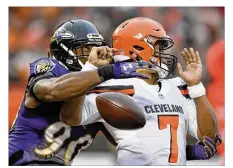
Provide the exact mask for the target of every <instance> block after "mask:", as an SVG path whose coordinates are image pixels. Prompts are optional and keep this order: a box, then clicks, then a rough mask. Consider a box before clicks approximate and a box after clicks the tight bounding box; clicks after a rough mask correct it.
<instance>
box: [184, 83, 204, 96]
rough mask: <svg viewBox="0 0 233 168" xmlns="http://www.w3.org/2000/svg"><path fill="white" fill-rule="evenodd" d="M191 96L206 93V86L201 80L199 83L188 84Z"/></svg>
mask: <svg viewBox="0 0 233 168" xmlns="http://www.w3.org/2000/svg"><path fill="white" fill-rule="evenodd" d="M187 88H188V91H189V96H190V97H191V98H192V99H194V98H197V97H201V96H203V95H205V94H206V91H205V87H204V86H203V84H202V83H201V82H200V83H199V84H198V85H194V86H188V87H187Z"/></svg>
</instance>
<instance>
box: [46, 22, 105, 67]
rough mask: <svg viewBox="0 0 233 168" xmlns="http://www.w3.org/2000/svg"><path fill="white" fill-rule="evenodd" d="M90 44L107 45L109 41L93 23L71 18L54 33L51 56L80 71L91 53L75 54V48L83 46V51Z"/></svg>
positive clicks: (51, 41) (51, 42)
mask: <svg viewBox="0 0 233 168" xmlns="http://www.w3.org/2000/svg"><path fill="white" fill-rule="evenodd" d="M88 45H92V46H93V45H94V46H106V45H107V43H106V42H105V40H104V38H103V37H102V35H100V33H99V31H98V30H97V28H96V27H95V26H94V25H93V24H92V23H90V22H88V21H86V20H82V19H77V20H69V21H66V22H64V23H62V24H61V25H60V26H59V27H58V28H57V29H56V30H55V32H54V33H53V36H52V38H51V40H50V53H49V56H52V57H54V58H55V59H57V60H58V61H60V62H62V63H63V64H65V65H66V66H67V68H68V69H69V70H71V71H80V70H81V69H82V65H83V64H84V63H85V62H86V60H87V58H88V56H89V55H75V54H74V52H73V50H74V49H78V48H81V49H82V51H83V48H84V47H87V46H88ZM82 53H84V52H82ZM80 59H81V60H84V61H82V62H81V61H80Z"/></svg>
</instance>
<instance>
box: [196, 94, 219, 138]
mask: <svg viewBox="0 0 233 168" xmlns="http://www.w3.org/2000/svg"><path fill="white" fill-rule="evenodd" d="M194 101H195V104H196V110H197V124H198V129H199V131H200V133H201V135H202V136H209V137H210V138H215V134H216V133H218V124H217V117H216V115H215V112H214V109H213V107H212V106H211V104H210V103H209V101H208V99H207V97H206V96H205V95H204V96H200V97H198V98H195V99H194Z"/></svg>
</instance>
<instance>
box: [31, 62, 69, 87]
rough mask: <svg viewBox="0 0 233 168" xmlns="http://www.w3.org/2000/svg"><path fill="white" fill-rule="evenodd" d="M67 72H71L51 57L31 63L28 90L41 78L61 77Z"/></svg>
mask: <svg viewBox="0 0 233 168" xmlns="http://www.w3.org/2000/svg"><path fill="white" fill-rule="evenodd" d="M67 73H69V70H68V68H67V67H65V66H64V65H63V64H62V63H60V62H59V61H57V60H55V59H50V58H40V59H38V60H36V61H34V62H32V63H31V64H30V76H29V78H28V86H27V90H28V91H30V90H31V89H32V88H33V86H34V85H35V84H36V83H37V82H38V81H39V80H41V79H46V78H47V79H49V78H53V77H60V76H62V75H65V74H67Z"/></svg>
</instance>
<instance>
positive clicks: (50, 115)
mask: <svg viewBox="0 0 233 168" xmlns="http://www.w3.org/2000/svg"><path fill="white" fill-rule="evenodd" d="M67 73H69V70H68V69H67V68H66V67H65V66H64V65H63V64H62V63H60V62H58V61H57V60H55V59H51V58H41V59H38V60H36V61H35V62H33V63H31V64H30V76H29V79H28V84H27V89H26V91H25V94H26V93H27V92H28V91H30V89H29V88H30V86H31V85H33V84H35V83H36V82H37V81H39V80H41V79H44V78H53V77H59V76H62V75H64V74H67ZM24 101H25V97H24V98H23V100H22V103H21V105H20V108H19V111H18V115H17V118H16V121H15V123H14V125H13V127H12V129H11V131H10V133H9V164H10V165H30V164H32V163H38V164H40V163H41V164H50V163H51V164H53V163H56V164H57V165H70V164H71V162H72V160H73V158H74V157H75V155H76V154H77V153H78V152H79V151H80V150H81V149H85V148H87V146H89V145H90V144H91V142H92V140H93V138H94V137H95V135H96V134H97V132H98V131H99V125H100V123H95V124H91V125H87V126H85V127H84V126H77V127H70V126H68V125H66V124H64V123H62V122H60V120H59V113H60V109H61V106H62V104H63V102H41V104H40V105H39V106H38V107H36V108H27V107H25V104H24Z"/></svg>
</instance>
